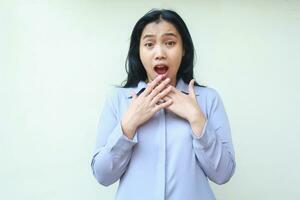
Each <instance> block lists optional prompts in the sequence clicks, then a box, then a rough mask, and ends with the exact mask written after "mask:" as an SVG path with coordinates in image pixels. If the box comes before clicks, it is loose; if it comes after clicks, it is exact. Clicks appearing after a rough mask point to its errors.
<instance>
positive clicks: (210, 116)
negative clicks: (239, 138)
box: [193, 90, 236, 184]
mask: <svg viewBox="0 0 300 200" xmlns="http://www.w3.org/2000/svg"><path fill="white" fill-rule="evenodd" d="M211 99H212V101H211V103H210V108H209V109H208V113H207V121H206V123H205V125H204V128H203V132H202V135H201V136H200V137H197V136H196V134H193V148H194V151H195V154H196V157H197V159H198V161H199V164H200V167H201V168H202V169H203V171H204V172H205V174H206V175H207V177H208V178H209V179H210V180H211V181H213V182H214V183H216V184H224V183H226V182H228V181H229V180H230V178H231V177H232V175H233V173H234V171H235V166H236V164H235V156H234V149H233V144H232V139H231V130H230V125H229V121H228V117H227V114H226V112H225V109H224V106H223V103H222V100H221V98H220V96H219V95H218V93H217V92H216V91H215V90H212V94H211Z"/></svg>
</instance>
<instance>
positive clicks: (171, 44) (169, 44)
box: [166, 41, 176, 47]
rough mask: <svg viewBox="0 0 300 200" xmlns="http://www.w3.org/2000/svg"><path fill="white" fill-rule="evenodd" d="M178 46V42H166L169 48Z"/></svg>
mask: <svg viewBox="0 0 300 200" xmlns="http://www.w3.org/2000/svg"><path fill="white" fill-rule="evenodd" d="M175 44H176V42H174V41H167V42H166V45H167V46H168V47H172V46H174V45H175Z"/></svg>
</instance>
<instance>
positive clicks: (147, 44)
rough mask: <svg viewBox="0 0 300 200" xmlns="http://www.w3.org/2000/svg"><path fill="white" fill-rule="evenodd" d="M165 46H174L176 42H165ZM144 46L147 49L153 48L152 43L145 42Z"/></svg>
mask: <svg viewBox="0 0 300 200" xmlns="http://www.w3.org/2000/svg"><path fill="white" fill-rule="evenodd" d="M165 44H166V45H167V46H174V45H175V44H176V42H175V41H167V42H165ZM144 46H145V47H148V48H151V47H152V46H153V43H152V42H147V43H145V44H144Z"/></svg>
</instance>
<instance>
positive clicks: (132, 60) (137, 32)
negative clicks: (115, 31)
mask: <svg viewBox="0 0 300 200" xmlns="http://www.w3.org/2000/svg"><path fill="white" fill-rule="evenodd" d="M161 19H163V20H165V21H167V22H169V23H171V24H173V25H174V26H175V28H176V29H177V31H178V32H179V34H180V36H181V38H182V43H183V49H184V52H185V53H184V56H183V57H182V60H181V64H180V66H179V69H178V72H177V77H176V80H179V79H180V78H181V79H182V80H183V81H184V82H185V83H187V84H188V83H189V82H190V80H192V79H193V76H194V70H193V68H194V53H195V49H194V45H193V41H192V37H191V35H190V33H189V30H188V28H187V26H186V24H185V23H184V21H183V20H182V18H181V17H180V16H179V15H178V14H177V13H176V12H175V11H172V10H165V9H162V10H158V9H152V10H150V11H149V12H147V13H146V14H145V15H144V16H143V17H142V18H141V19H139V20H138V21H137V23H136V24H135V26H134V28H133V30H132V33H131V38H130V46H129V51H128V55H127V59H126V64H125V68H126V72H127V80H125V81H124V82H125V84H124V86H123V87H124V88H128V87H135V86H137V85H138V83H139V81H146V80H147V73H146V70H145V68H144V66H143V64H142V62H141V59H140V52H139V46H140V38H141V35H142V32H143V30H144V28H145V26H146V25H147V24H149V23H151V22H154V21H159V20H161ZM124 82H123V83H124ZM195 85H198V86H200V85H199V84H198V83H197V82H195Z"/></svg>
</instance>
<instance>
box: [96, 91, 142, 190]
mask: <svg viewBox="0 0 300 200" xmlns="http://www.w3.org/2000/svg"><path fill="white" fill-rule="evenodd" d="M117 100H118V96H117V95H114V96H113V98H108V99H107V100H106V102H105V104H104V108H103V111H102V114H101V116H100V119H99V123H98V128H97V141H96V148H95V152H94V155H93V158H92V162H91V167H92V170H93V174H94V176H95V178H96V179H97V181H98V182H99V183H100V184H102V185H104V186H108V185H111V184H113V183H114V182H116V181H117V180H118V179H119V178H120V177H121V176H122V174H123V173H124V172H125V170H126V167H127V165H128V163H129V161H130V158H131V153H132V148H133V146H134V145H135V144H136V143H137V138H136V137H134V138H133V140H130V139H128V138H127V137H126V136H125V135H124V134H123V131H122V128H121V122H120V121H121V120H120V119H119V117H118V115H117V109H116V107H115V106H114V105H116V104H117ZM113 102H116V103H115V104H114V103H113Z"/></svg>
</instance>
